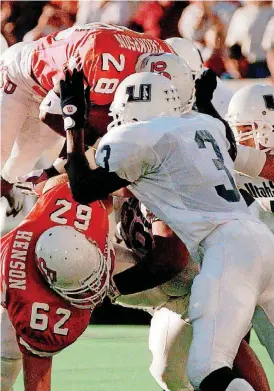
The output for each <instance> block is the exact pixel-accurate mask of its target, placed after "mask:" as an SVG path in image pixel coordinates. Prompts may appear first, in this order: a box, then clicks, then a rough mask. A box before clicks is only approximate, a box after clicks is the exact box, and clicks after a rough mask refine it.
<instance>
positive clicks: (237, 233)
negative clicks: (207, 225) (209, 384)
mask: <svg viewBox="0 0 274 391" xmlns="http://www.w3.org/2000/svg"><path fill="white" fill-rule="evenodd" d="M202 245H203V247H204V250H205V253H204V258H203V264H202V269H201V272H200V274H199V275H198V276H197V277H196V278H195V279H194V283H193V286H192V289H191V297H190V306H189V318H190V321H191V322H192V325H193V341H192V344H191V347H190V351H189V359H188V365H187V370H188V378H189V380H190V382H191V384H192V385H193V387H194V388H195V389H198V388H199V385H200V383H201V382H202V380H203V379H204V378H205V377H206V376H208V375H209V374H210V373H211V372H213V371H215V370H216V369H219V368H222V367H224V366H227V367H230V368H232V365H233V361H234V358H235V356H236V354H237V351H238V348H239V345H240V342H241V340H242V339H243V338H244V336H245V334H246V333H247V331H248V329H249V327H250V324H251V321H252V316H253V313H254V310H255V307H256V305H258V306H259V307H258V308H261V309H262V310H263V313H264V314H265V318H264V321H265V320H266V318H267V320H268V322H269V327H268V329H263V327H262V328H261V330H260V331H261V337H260V339H261V340H262V341H263V343H264V345H265V346H266V348H267V350H268V352H269V354H270V355H271V352H272V354H273V340H274V331H273V330H274V328H273V325H274V256H273V255H274V235H273V234H272V233H271V231H270V230H269V229H268V228H267V227H266V226H265V225H264V224H262V223H259V222H254V221H236V220H235V221H231V222H229V223H226V224H223V225H221V226H219V227H218V228H216V229H215V230H214V231H213V232H212V233H211V234H210V235H209V236H208V237H207V238H206V239H205V240H204V242H203V243H202ZM272 359H273V356H272Z"/></svg>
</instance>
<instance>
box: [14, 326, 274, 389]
mask: <svg viewBox="0 0 274 391" xmlns="http://www.w3.org/2000/svg"><path fill="white" fill-rule="evenodd" d="M147 339H148V327H146V326H90V327H89V328H88V329H87V331H86V332H85V333H84V334H83V336H82V337H81V338H79V339H78V341H77V342H76V343H75V344H73V345H72V346H71V347H69V348H68V349H65V350H64V351H63V352H62V353H60V354H58V355H57V356H55V357H54V359H53V377H52V391H159V390H160V388H159V387H158V385H157V384H156V383H155V382H154V380H153V379H152V377H151V376H150V373H149V371H148V367H149V364H150V360H151V355H150V352H149V350H148V344H147ZM252 347H253V348H254V350H255V351H256V353H257V355H258V356H259V358H260V360H261V362H262V363H263V367H264V368H265V371H266V373H267V376H268V379H269V382H270V384H271V390H272V391H274V375H273V373H274V371H273V364H272V363H271V361H270V359H269V357H268V355H267V352H266V350H265V349H264V348H263V347H262V346H261V345H260V343H259V341H258V340H257V338H256V337H255V335H254V334H253V335H252ZM271 374H272V375H271ZM23 389H24V388H23V380H22V375H21V376H20V378H18V380H17V382H16V384H15V387H14V391H23Z"/></svg>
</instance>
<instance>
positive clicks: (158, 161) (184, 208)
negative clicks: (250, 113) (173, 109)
mask: <svg viewBox="0 0 274 391" xmlns="http://www.w3.org/2000/svg"><path fill="white" fill-rule="evenodd" d="M112 138H113V140H119V141H120V144H119V145H120V146H119V150H118V147H117V145H116V143H115V142H114V143H113V144H112V142H111V139H112ZM102 141H104V143H102V142H101V143H100V145H99V151H103V148H104V146H105V145H107V144H108V141H109V145H110V156H109V167H110V170H113V171H116V172H117V173H118V175H120V176H121V177H124V178H125V179H127V180H129V181H131V182H133V183H132V185H131V190H132V192H133V193H134V194H135V195H136V197H137V198H138V199H139V200H141V201H142V202H143V203H144V204H145V205H146V206H147V207H148V208H149V209H150V210H151V211H152V212H153V213H154V214H155V215H156V216H157V217H159V218H160V219H161V220H163V221H164V222H165V223H167V224H168V225H170V227H171V228H172V229H173V230H174V231H175V232H176V233H177V234H178V235H179V236H180V237H181V238H182V240H183V242H184V243H185V244H186V245H188V248H189V250H191V247H193V246H197V243H199V242H200V241H201V240H203V239H204V238H205V236H206V235H207V234H208V233H209V232H211V231H212V230H213V229H215V228H216V227H217V226H218V225H219V224H222V223H224V222H226V221H230V220H232V219H239V218H243V219H252V217H251V216H250V215H249V212H248V210H247V207H246V205H245V202H244V200H243V199H242V198H241V196H240V193H239V192H238V190H237V188H236V185H235V180H234V177H233V174H232V173H233V161H232V160H231V158H230V156H229V153H228V148H229V144H228V141H227V140H226V136H225V128H224V125H223V124H222V123H221V122H220V121H218V120H215V119H213V118H212V117H209V116H207V115H203V114H196V113H191V114H188V115H185V116H183V117H182V118H170V117H164V118H155V119H153V120H151V121H147V122H140V123H135V124H130V125H124V126H121V127H117V128H114V129H113V130H111V131H110V132H109V133H108V134H107V135H106V136H104V138H103V139H102ZM99 153H100V152H99ZM102 156H104V157H105V150H104V154H102ZM135 158H136V161H138V160H140V159H142V164H141V166H140V167H138V164H136V165H135V164H133V163H132V162H134V161H135ZM100 159H101V158H100V156H99V154H98V152H97V156H96V160H97V162H98V163H99V164H100ZM136 172H137V175H136ZM137 179H138V180H137Z"/></svg>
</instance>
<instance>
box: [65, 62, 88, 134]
mask: <svg viewBox="0 0 274 391" xmlns="http://www.w3.org/2000/svg"><path fill="white" fill-rule="evenodd" d="M60 94H61V108H62V114H63V118H64V128H65V130H74V129H79V130H80V129H84V126H85V121H86V111H87V105H86V99H85V92H84V81H83V72H82V71H77V69H74V70H73V72H72V74H71V73H70V71H69V70H66V72H65V80H60Z"/></svg>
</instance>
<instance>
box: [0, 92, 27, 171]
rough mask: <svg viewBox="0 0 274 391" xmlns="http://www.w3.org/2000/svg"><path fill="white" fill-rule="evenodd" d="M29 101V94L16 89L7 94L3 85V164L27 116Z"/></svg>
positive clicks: (0, 104) (0, 101) (0, 95)
mask: <svg viewBox="0 0 274 391" xmlns="http://www.w3.org/2000/svg"><path fill="white" fill-rule="evenodd" d="M28 102H29V99H28V94H25V93H23V92H22V93H20V91H19V92H18V91H16V90H15V92H14V93H13V94H7V93H5V91H4V89H3V87H2V88H1V89H0V106H1V110H0V113H1V165H3V164H4V163H5V162H6V160H7V159H8V157H9V154H10V152H11V149H12V146H13V143H14V140H15V138H16V136H17V134H18V133H19V132H20V130H21V128H22V126H23V124H24V122H25V120H26V118H27V115H28V111H29V107H28Z"/></svg>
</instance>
